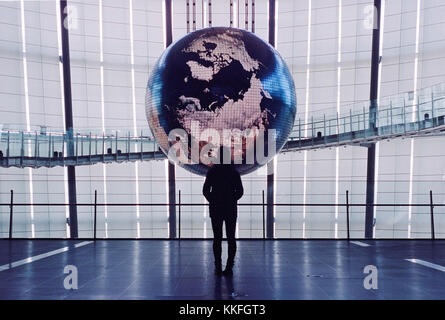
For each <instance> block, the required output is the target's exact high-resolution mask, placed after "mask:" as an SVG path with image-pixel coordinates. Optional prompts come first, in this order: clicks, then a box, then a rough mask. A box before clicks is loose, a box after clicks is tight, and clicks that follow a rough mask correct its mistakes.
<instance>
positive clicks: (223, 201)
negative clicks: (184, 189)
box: [202, 146, 244, 275]
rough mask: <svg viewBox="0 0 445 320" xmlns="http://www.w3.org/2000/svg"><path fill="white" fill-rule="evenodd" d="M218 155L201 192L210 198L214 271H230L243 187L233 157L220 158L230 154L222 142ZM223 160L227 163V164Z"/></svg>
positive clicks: (224, 272)
mask: <svg viewBox="0 0 445 320" xmlns="http://www.w3.org/2000/svg"><path fill="white" fill-rule="evenodd" d="M223 155H225V156H223ZM217 158H219V163H216V164H214V165H213V166H212V167H211V168H210V169H209V171H208V172H207V176H206V180H205V182H204V186H203V190H202V193H203V194H204V196H205V198H206V199H207V201H208V202H209V212H210V218H211V220H212V229H213V255H214V257H215V274H216V275H222V274H223V275H232V274H233V271H232V269H233V265H234V262H235V254H236V241H235V228H236V219H237V215H238V212H237V201H238V200H239V199H240V198H241V197H242V196H243V193H244V189H243V184H242V182H241V177H240V174H239V173H238V171H237V170H236V169H235V166H234V165H233V164H232V161H231V160H229V161H226V160H224V161H223V159H229V158H230V150H229V149H228V148H226V147H224V146H221V147H220V148H219V150H218V157H217ZM217 162H218V161H217ZM225 162H228V163H227V164H226V163H225ZM223 222H225V225H226V236H227V241H228V245H229V246H228V247H229V248H228V258H227V264H226V268H225V270H224V271H222V267H221V263H222V261H221V253H222V246H221V243H222V236H223V230H222V228H223Z"/></svg>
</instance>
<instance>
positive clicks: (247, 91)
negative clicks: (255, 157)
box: [146, 27, 296, 175]
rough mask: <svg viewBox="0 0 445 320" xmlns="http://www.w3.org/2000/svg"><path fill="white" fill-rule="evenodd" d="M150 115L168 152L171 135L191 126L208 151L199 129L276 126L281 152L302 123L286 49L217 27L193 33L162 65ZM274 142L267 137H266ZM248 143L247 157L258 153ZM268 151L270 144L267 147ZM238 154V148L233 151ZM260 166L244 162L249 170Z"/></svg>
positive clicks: (149, 98) (197, 168) (151, 87)
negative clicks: (297, 122) (296, 124)
mask: <svg viewBox="0 0 445 320" xmlns="http://www.w3.org/2000/svg"><path fill="white" fill-rule="evenodd" d="M146 113H147V120H148V123H149V125H150V128H151V130H152V132H153V135H154V137H155V139H156V141H157V143H158V144H159V146H160V148H161V150H162V151H163V152H164V153H166V154H168V149H169V148H170V147H171V145H172V143H175V141H169V140H168V135H169V132H170V131H171V130H173V129H183V130H185V132H186V133H187V135H188V139H189V141H192V140H194V141H195V142H197V144H198V145H199V147H200V148H202V147H203V146H204V145H205V144H206V143H208V142H206V141H204V142H203V141H196V140H199V137H200V136H199V134H200V133H201V132H203V131H204V130H206V129H214V130H216V131H218V132H219V133H220V136H221V137H223V130H228V129H229V130H234V129H235V131H236V130H239V131H240V132H244V131H245V130H250V131H251V132H255V131H256V130H262V131H263V132H265V134H266V135H267V134H268V132H269V131H272V130H270V129H275V137H274V138H275V139H276V140H275V141H276V143H275V145H276V150H274V151H275V152H279V150H280V149H281V148H282V146H283V145H284V143H285V142H286V140H287V138H288V136H289V134H290V132H291V130H292V127H293V124H294V120H295V114H296V97H295V88H294V83H293V80H292V76H291V74H290V72H289V70H288V68H287V66H286V64H285V62H284V61H283V59H282V58H281V56H280V55H279V54H278V52H277V51H276V50H275V49H274V48H273V47H272V46H270V45H269V44H267V43H266V42H264V41H263V40H262V39H260V38H259V37H257V36H256V35H255V34H253V33H251V32H248V31H245V30H241V29H235V28H226V27H215V28H206V29H201V30H198V31H195V32H192V33H189V34H187V35H186V36H184V37H183V38H181V39H179V40H178V41H176V42H175V43H173V44H172V45H170V46H169V47H168V48H167V49H166V50H165V51H164V53H163V54H162V55H161V57H160V58H159V60H158V61H157V63H156V65H155V66H154V68H153V70H152V73H151V75H150V78H149V82H148V86H147V95H146ZM266 143H267V139H266ZM253 148H254V145H253V143H252V141H251V140H246V141H245V142H244V143H243V145H242V149H241V152H242V155H241V156H242V157H243V161H244V160H245V154H246V152H247V151H249V150H253ZM266 149H267V146H266ZM233 151H235V150H233ZM178 164H179V165H180V166H182V167H184V168H185V169H187V170H189V171H191V172H194V173H197V174H201V175H205V173H206V172H207V170H208V169H209V167H210V165H211V164H210V165H209V164H204V163H195V164H186V163H182V162H178ZM259 166H260V164H259V163H256V161H255V163H244V162H243V163H242V164H237V165H236V167H237V169H238V171H239V172H240V173H241V174H246V173H249V172H252V171H254V170H255V169H256V168H258V167H259Z"/></svg>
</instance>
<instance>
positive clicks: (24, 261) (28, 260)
mask: <svg viewBox="0 0 445 320" xmlns="http://www.w3.org/2000/svg"><path fill="white" fill-rule="evenodd" d="M90 243H93V241H83V242H80V243H76V244H75V245H74V248H80V247H83V246H85V245H87V244H90ZM69 249H70V247H63V248H60V249H56V250H53V251H50V252H46V253H42V254H39V255H37V256H33V257H29V258H25V259H22V260H18V261H14V262H11V263H8V264H4V265H2V266H0V272H1V271H5V270H9V269H12V268H16V267H20V266H23V265H24V264H28V263H31V262H35V261H39V260H42V259H45V258H48V257H51V256H54V255H56V254H59V253H62V252H66V251H68V250H69ZM71 249H72V248H71Z"/></svg>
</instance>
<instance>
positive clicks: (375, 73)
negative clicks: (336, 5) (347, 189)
mask: <svg viewBox="0 0 445 320" xmlns="http://www.w3.org/2000/svg"><path fill="white" fill-rule="evenodd" d="M380 9H381V0H374V19H376V20H374V23H373V26H374V28H373V31H372V60H371V83H370V95H369V101H370V105H369V128H373V129H376V115H377V111H378V102H377V97H378V91H379V81H378V79H379V63H380V21H381V10H380ZM366 172H367V177H366V214H365V238H367V239H370V238H372V237H373V234H372V233H373V232H372V230H373V223H374V190H375V181H374V180H375V178H374V177H375V143H371V144H370V145H369V146H368V163H367V171H366Z"/></svg>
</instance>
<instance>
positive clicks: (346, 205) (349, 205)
mask: <svg viewBox="0 0 445 320" xmlns="http://www.w3.org/2000/svg"><path fill="white" fill-rule="evenodd" d="M10 195H11V196H10V203H0V206H9V239H13V238H14V237H13V231H14V229H13V228H14V224H13V221H14V208H15V207H31V206H33V207H41V206H49V207H53V206H59V207H60V206H62V207H66V206H69V204H67V203H33V204H30V203H15V202H14V192H13V190H11V191H10ZM76 205H77V207H91V208H93V213H94V217H93V231H92V232H93V236H92V239H97V209H98V207H121V206H125V207H135V206H139V207H168V206H170V204H168V203H99V202H98V201H97V190H95V192H94V202H92V203H77V204H76ZM174 205H175V207H176V208H177V209H178V211H177V212H178V218H179V219H178V228H177V231H176V232H177V234H176V235H175V237H173V238H177V239H182V237H181V230H182V229H181V221H182V219H181V213H182V210H181V209H182V208H183V207H202V206H208V204H207V203H184V202H182V200H181V190H179V193H178V202H177V203H175V204H174ZM272 205H273V206H274V207H290V208H295V207H344V208H345V210H346V217H345V220H346V221H345V223H346V239H348V240H349V239H350V238H351V237H350V231H351V230H350V217H351V214H350V210H351V208H354V207H366V206H367V204H365V203H350V202H349V191H348V190H347V191H346V193H345V202H344V203H273V204H272ZM238 206H241V207H243V206H250V207H261V208H262V238H263V239H266V228H267V226H266V208H267V206H268V203H267V202H266V201H265V195H264V190H263V191H262V202H261V203H238ZM373 207H376V208H378V207H427V208H429V209H430V210H429V215H430V238H431V239H435V223H434V208H435V207H445V203H434V202H433V192H432V191H431V190H430V191H429V203H414V204H406V203H391V204H387V203H380V204H374V205H373Z"/></svg>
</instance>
